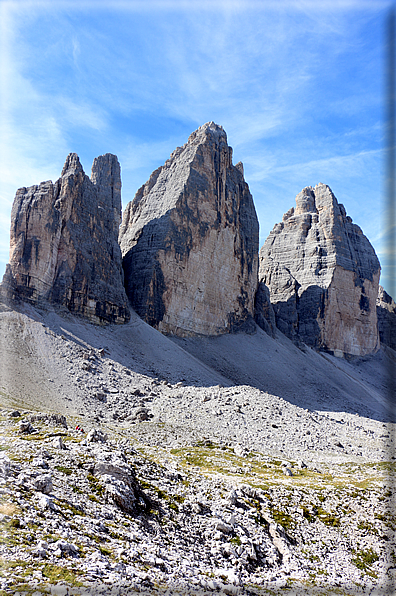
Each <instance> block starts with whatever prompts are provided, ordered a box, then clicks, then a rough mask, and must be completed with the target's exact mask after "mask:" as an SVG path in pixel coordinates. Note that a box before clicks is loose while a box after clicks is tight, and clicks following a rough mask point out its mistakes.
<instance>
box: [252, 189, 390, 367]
mask: <svg viewBox="0 0 396 596" xmlns="http://www.w3.org/2000/svg"><path fill="white" fill-rule="evenodd" d="M259 260H260V265H259V282H260V283H261V284H265V285H266V286H267V287H268V289H269V291H270V299H271V303H272V306H273V309H274V311H275V318H276V325H277V327H278V328H279V329H280V330H281V331H282V332H283V333H285V334H286V335H288V336H289V337H290V338H292V339H293V340H296V341H297V339H300V340H302V341H303V342H305V343H306V344H308V345H310V346H312V347H314V348H317V349H320V348H322V349H326V350H329V351H332V352H334V353H335V354H336V355H338V356H341V355H344V354H350V355H364V354H370V353H371V352H375V351H376V350H377V349H378V347H379V336H378V326H377V315H376V299H377V295H378V282H379V275H380V264H379V261H378V259H377V256H376V254H375V251H374V249H373V247H372V246H371V244H370V242H369V241H368V240H367V238H366V237H365V236H364V234H363V233H362V230H361V229H360V228H359V227H358V226H357V225H355V224H353V223H352V220H351V218H350V217H348V216H347V215H346V212H345V208H344V206H343V205H341V204H339V203H338V202H337V199H336V198H335V196H334V194H333V193H332V191H331V190H330V188H329V187H328V186H326V185H325V184H318V185H317V186H315V188H312V187H311V186H309V187H307V188H304V189H303V190H302V192H300V194H298V195H297V197H296V208H292V209H290V211H288V212H287V213H286V214H285V215H284V216H283V221H282V222H281V223H279V224H276V225H275V227H274V229H273V230H272V231H271V233H270V235H269V237H268V238H267V240H266V242H265V244H264V246H263V247H262V249H261V250H260V257H259Z"/></svg>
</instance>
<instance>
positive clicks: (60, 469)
mask: <svg viewBox="0 0 396 596" xmlns="http://www.w3.org/2000/svg"><path fill="white" fill-rule="evenodd" d="M55 470H58V472H62V474H66V476H71V475H72V474H73V470H72V469H71V468H65V466H55Z"/></svg>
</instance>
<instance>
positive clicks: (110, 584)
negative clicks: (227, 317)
mask: <svg viewBox="0 0 396 596" xmlns="http://www.w3.org/2000/svg"><path fill="white" fill-rule="evenodd" d="M0 323H1V326H2V328H1V330H2V338H3V344H2V355H3V356H4V358H3V368H2V379H1V381H2V383H1V388H0V407H2V408H3V409H2V410H1V411H0V424H1V444H0V449H1V451H0V477H1V478H0V513H1V515H0V518H1V525H2V532H1V536H2V541H1V544H0V557H1V580H0V581H1V586H0V587H1V589H2V592H1V591H0V594H26V595H27V594H29V595H31V594H35V596H38V595H39V594H46V593H52V594H59V595H61V594H67V593H69V594H76V595H79V594H81V595H82V594H85V595H86V596H88V595H89V594H90V595H91V596H94V595H96V594H106V595H107V594H113V595H114V596H116V595H127V594H134V593H146V594H161V595H162V594H166V593H168V594H169V595H170V594H175V595H176V594H180V595H182V594H191V595H195V594H216V593H222V594H240V595H244V594H246V595H248V594H249V595H264V594H301V595H303V594H345V595H346V594H351V595H352V594H378V595H379V594H386V593H389V594H391V593H393V587H394V585H395V583H394V582H395V569H396V562H395V552H394V530H395V528H396V519H395V517H394V501H393V498H394V497H393V495H394V490H393V487H394V475H395V465H396V462H395V453H394V441H393V439H394V430H395V428H394V426H395V425H394V424H392V423H390V422H387V421H386V418H384V417H383V416H382V417H381V416H380V415H378V414H376V413H374V414H373V415H370V416H368V415H367V412H368V409H369V406H370V404H369V403H368V402H367V400H366V401H365V402H364V403H363V404H362V408H361V410H360V411H359V410H358V411H356V412H355V413H353V412H351V407H350V404H345V408H344V409H342V408H341V407H339V406H338V405H337V407H334V408H331V407H327V408H326V409H324V408H323V407H321V408H313V407H309V406H310V403H311V402H310V401H309V400H311V399H313V397H314V391H313V392H312V395H308V393H309V387H308V385H307V386H305V387H301V388H300V391H301V392H302V391H305V392H306V393H307V396H308V397H309V399H308V397H307V400H306V401H305V402H304V400H300V402H299V403H294V402H296V400H294V402H293V400H292V399H285V398H282V397H279V395H277V394H275V393H272V392H269V391H265V390H262V389H260V388H258V387H257V386H255V387H254V386H252V385H249V384H248V383H247V384H240V383H239V384H235V383H232V381H230V380H228V379H227V378H226V377H225V376H224V375H221V374H220V373H219V372H218V371H215V370H212V369H209V368H208V367H206V366H205V365H204V364H202V362H198V361H195V360H194V359H193V357H192V356H190V355H188V354H186V353H185V352H183V350H182V349H180V347H178V346H175V345H174V344H173V343H172V342H170V341H169V340H168V339H167V338H165V337H163V336H160V335H159V334H156V332H154V330H151V329H147V327H146V326H144V325H143V326H142V325H141V324H140V323H139V321H137V320H136V327H135V328H134V338H135V343H134V345H133V349H131V353H130V354H128V353H127V352H126V348H125V346H126V343H125V341H124V343H123V342H122V341H121V340H120V334H122V333H124V334H127V338H128V341H129V342H130V336H128V333H129V332H128V329H126V328H124V329H119V328H109V329H107V330H106V329H98V328H94V327H92V326H89V325H82V324H81V323H80V322H78V321H77V322H75V321H74V320H72V319H70V318H62V317H61V316H59V315H58V314H54V313H49V314H48V313H47V314H45V313H44V314H43V313H42V312H39V311H34V312H33V311H28V312H25V313H14V312H10V311H7V310H6V311H5V312H4V313H3V314H2V317H1V320H0ZM133 324H134V323H133ZM152 332H154V333H153V334H152ZM139 334H140V335H139ZM249 341H250V339H249ZM271 341H272V340H271ZM145 342H146V343H145ZM274 346H275V348H276V349H279V351H281V350H282V349H285V348H284V347H282V345H281V344H279V343H278V344H274ZM288 349H289V348H288ZM150 350H151V352H150ZM293 350H294V348H290V354H294V352H293ZM150 354H151V355H150ZM161 354H162V356H163V357H162V358H160V357H159V356H160V355H161ZM223 356H224V357H225V354H223ZM298 357H299V355H298V354H297V356H296V358H298ZM313 357H314V358H316V355H315V356H313ZM7 358H8V360H7ZM12 358H14V361H12ZM290 358H292V356H290ZM5 360H7V361H8V363H13V366H12V367H10V366H9V367H8V368H7V367H5V366H4V361H5ZM325 365H326V363H325ZM363 365H364V363H363V364H362V363H359V362H358V363H357V365H356V367H355V369H353V370H352V369H351V368H350V366H349V365H348V364H347V363H342V365H341V364H340V366H343V367H344V368H345V370H348V374H349V375H350V376H351V375H352V374H356V375H357V374H358V373H359V370H360V368H361V367H362V366H363ZM161 366H162V369H161ZM326 366H327V365H326ZM332 366H333V365H332ZM367 366H372V364H371V365H370V363H369V364H368V365H367ZM285 367H286V363H285ZM348 367H349V368H348ZM154 368H155V370H154ZM333 368H334V367H333ZM329 370H332V368H330V369H329ZM354 371H355V372H354ZM356 371H357V372H356ZM155 373H156V374H155ZM284 374H285V376H286V375H287V374H288V369H287V368H285V369H284ZM337 374H339V373H337ZM183 376H184V380H183ZM334 378H335V379H336V381H337V383H339V378H340V377H334ZM373 378H375V377H373ZM333 381H334V379H333ZM334 382H335V381H334ZM353 382H354V383H355V381H353ZM256 385H257V384H256ZM12 387H14V388H15V391H14V392H11V388H12ZM298 390H299V389H298V388H296V389H295V391H296V393H297V392H298ZM366 390H367V388H366V389H365V391H366ZM315 391H316V388H315ZM367 391H368V390H367ZM334 399H335V398H334ZM334 403H336V402H334ZM337 403H338V402H337ZM353 405H354V406H356V402H353ZM373 407H374V406H373ZM76 426H79V427H80V428H82V429H83V430H76Z"/></svg>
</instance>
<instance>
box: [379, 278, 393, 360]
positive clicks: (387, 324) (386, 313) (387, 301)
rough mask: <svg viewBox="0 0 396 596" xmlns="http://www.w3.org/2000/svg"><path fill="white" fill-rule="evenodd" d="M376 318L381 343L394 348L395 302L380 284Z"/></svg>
mask: <svg viewBox="0 0 396 596" xmlns="http://www.w3.org/2000/svg"><path fill="white" fill-rule="evenodd" d="M377 318H378V331H379V336H380V341H381V343H382V344H385V345H386V346H389V347H390V348H392V349H393V350H396V304H395V301H394V300H393V298H392V297H391V296H389V294H388V293H387V292H385V290H384V288H383V287H382V286H379V289H378V297H377Z"/></svg>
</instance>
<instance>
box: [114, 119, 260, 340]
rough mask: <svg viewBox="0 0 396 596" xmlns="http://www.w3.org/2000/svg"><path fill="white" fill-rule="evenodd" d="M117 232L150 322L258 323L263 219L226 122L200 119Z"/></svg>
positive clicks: (185, 332) (166, 325)
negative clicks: (234, 153) (236, 158)
mask: <svg viewBox="0 0 396 596" xmlns="http://www.w3.org/2000/svg"><path fill="white" fill-rule="evenodd" d="M119 240H120V246H121V251H122V255H123V266H124V273H125V287H126V290H127V294H128V296H129V298H130V300H131V301H132V304H133V306H134V308H135V310H136V311H137V313H138V314H139V315H140V316H141V317H142V318H143V319H145V320H146V321H147V322H148V323H150V325H152V326H154V327H156V328H157V329H159V330H160V331H162V332H164V333H168V334H175V335H178V336H189V335H194V334H203V335H219V334H222V333H229V332H233V331H236V330H238V329H244V330H253V329H254V323H253V314H254V295H255V292H256V288H257V269H258V220H257V215H256V211H255V208H254V204H253V198H252V196H251V194H250V192H249V187H248V185H247V184H246V182H245V180H244V177H243V166H242V164H237V165H236V166H233V165H232V149H231V147H229V146H228V144H227V135H226V133H225V132H224V130H223V128H222V127H221V126H218V125H217V124H214V123H213V122H208V123H207V124H204V125H203V126H201V127H200V128H199V129H198V130H197V131H195V132H194V133H192V134H191V135H190V137H189V139H188V142H187V143H186V144H185V145H184V146H183V147H178V148H177V149H176V150H175V151H174V152H173V153H172V155H171V156H170V159H168V160H167V161H166V162H165V164H164V165H163V166H162V167H160V168H158V169H157V170H155V172H153V174H152V175H151V177H150V179H149V180H148V182H146V184H145V185H144V186H142V187H141V188H140V190H138V192H137V193H136V196H135V198H134V199H133V201H132V202H131V203H129V204H128V206H127V208H126V210H125V212H124V216H123V220H122V224H121V228H120V236H119Z"/></svg>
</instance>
